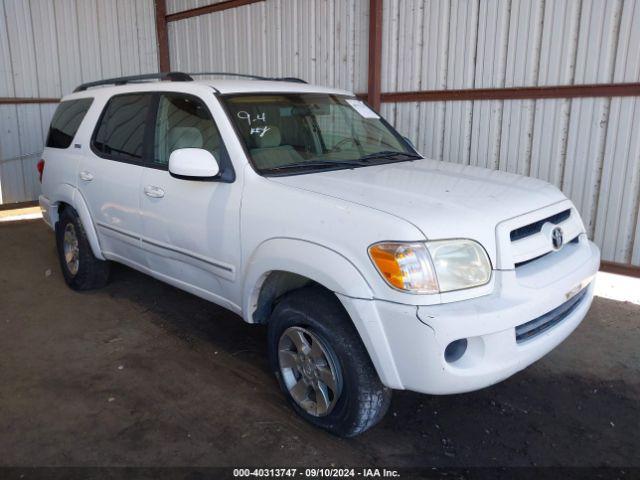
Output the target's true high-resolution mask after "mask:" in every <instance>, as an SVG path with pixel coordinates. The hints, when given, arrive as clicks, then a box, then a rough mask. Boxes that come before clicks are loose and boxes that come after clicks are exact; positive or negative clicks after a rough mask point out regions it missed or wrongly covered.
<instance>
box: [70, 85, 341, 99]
mask: <svg viewBox="0 0 640 480" xmlns="http://www.w3.org/2000/svg"><path fill="white" fill-rule="evenodd" d="M203 89H214V90H215V91H217V92H219V93H221V94H223V95H224V94H234V93H327V94H334V95H350V96H351V95H353V93H352V92H349V91H346V90H340V89H336V88H330V87H323V86H320V85H310V84H307V83H300V82H286V81H281V80H194V81H164V80H163V81H151V82H132V83H127V84H125V85H115V86H114V85H109V86H99V87H94V88H89V89H87V90H83V91H80V92H76V93H72V94H70V95H66V96H65V97H64V98H63V99H62V100H71V99H74V98H85V97H98V96H107V97H110V96H112V95H116V94H120V93H133V92H153V91H171V92H184V93H197V91H202V90H203Z"/></svg>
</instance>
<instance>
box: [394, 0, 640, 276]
mask: <svg viewBox="0 0 640 480" xmlns="http://www.w3.org/2000/svg"><path fill="white" fill-rule="evenodd" d="M383 32H384V40H383V65H384V67H383V70H382V91H383V92H397V91H412V90H432V89H442V88H499V87H514V86H516V87H517V86H535V85H567V84H591V83H609V82H616V83H622V82H638V81H640V1H638V0H625V1H622V0H608V1H606V2H604V1H601V0H582V1H581V0H546V1H543V0H513V1H507V0H493V1H491V0H482V1H480V2H475V1H473V2H472V1H452V2H439V1H437V0H433V1H412V0H410V1H404V0H386V1H385V12H384V28H383ZM382 111H383V114H384V115H385V116H386V117H387V118H388V119H389V120H390V121H391V122H392V123H393V124H394V125H395V126H396V127H397V128H398V129H399V130H400V131H401V132H403V133H404V134H406V135H408V136H409V137H411V138H412V139H414V141H415V142H416V145H418V148H419V149H420V150H421V151H422V152H423V153H424V154H427V155H429V156H431V157H433V158H438V159H442V160H448V161H452V162H458V163H464V164H472V165H481V166H486V167H489V168H496V169H500V170H507V171H510V172H515V173H520V174H524V175H530V176H534V177H538V178H542V179H544V180H547V181H549V182H551V183H554V184H555V185H557V186H558V187H560V188H562V190H563V191H564V192H565V193H566V194H567V195H568V196H569V197H570V198H571V199H572V200H573V201H574V202H575V204H576V205H577V207H578V208H579V210H580V212H581V213H582V216H583V219H584V221H585V224H586V226H587V229H588V231H589V234H590V235H591V236H592V237H593V238H594V239H595V240H596V242H597V243H598V244H599V245H600V246H601V247H602V250H603V258H604V259H606V260H610V261H615V262H620V263H630V262H631V263H633V264H635V265H640V219H639V216H638V211H639V202H640V99H638V98H586V99H571V100H569V99H558V100H505V101H500V100H493V101H466V102H440V103H403V104H384V105H383V107H382Z"/></svg>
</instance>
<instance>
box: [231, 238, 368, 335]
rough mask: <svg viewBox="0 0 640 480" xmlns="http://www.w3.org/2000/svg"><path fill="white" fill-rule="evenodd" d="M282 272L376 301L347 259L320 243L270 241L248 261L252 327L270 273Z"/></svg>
mask: <svg viewBox="0 0 640 480" xmlns="http://www.w3.org/2000/svg"><path fill="white" fill-rule="evenodd" d="M275 271H283V272H289V273H295V274H297V275H301V276H303V277H307V278H309V279H310V280H313V281H314V282H317V283H319V284H320V285H322V286H323V287H325V288H327V289H329V290H331V291H332V292H335V293H339V294H342V295H346V296H350V297H356V298H365V299H371V298H373V293H372V290H371V286H370V285H369V283H368V282H367V280H366V279H365V277H364V276H363V275H362V273H361V272H360V270H358V268H357V267H356V266H355V265H354V264H353V263H352V262H351V261H350V260H349V259H348V258H347V257H345V256H344V255H342V254H340V253H338V252H336V251H335V250H332V249H330V248H327V247H325V246H323V245H320V244H318V243H314V242H311V241H308V240H300V239H296V238H287V237H278V238H271V239H269V240H266V241H264V242H263V243H261V244H260V245H259V246H258V247H257V248H256V249H255V250H254V251H253V253H252V255H251V257H250V258H249V259H248V261H247V268H246V270H245V274H244V275H243V277H244V283H243V286H242V307H243V308H242V313H243V317H244V319H245V321H247V322H249V323H252V322H253V319H252V316H253V312H254V311H255V310H256V307H257V303H258V296H259V294H260V290H261V288H262V285H263V284H264V282H265V280H266V279H267V277H268V276H269V274H270V273H272V272H275Z"/></svg>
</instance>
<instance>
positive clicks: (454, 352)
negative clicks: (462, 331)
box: [444, 338, 467, 363]
mask: <svg viewBox="0 0 640 480" xmlns="http://www.w3.org/2000/svg"><path fill="white" fill-rule="evenodd" d="M466 351H467V339H466V338H461V339H460V340H454V341H453V342H451V343H450V344H449V345H447V348H445V349H444V359H445V360H446V361H447V363H453V362H455V361H458V360H460V358H462V356H463V355H464V353H465V352H466Z"/></svg>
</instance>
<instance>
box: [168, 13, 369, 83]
mask: <svg viewBox="0 0 640 480" xmlns="http://www.w3.org/2000/svg"><path fill="white" fill-rule="evenodd" d="M203 3H204V4H211V3H212V2H210V1H209V2H201V1H200V2H199V1H194V0H170V1H168V2H167V11H168V12H175V11H181V10H185V9H188V8H194V7H196V6H201V5H202V4H203ZM368 15H369V2H368V1H367V0H357V1H354V0H335V1H333V0H304V1H299V0H267V1H265V2H260V3H254V4H250V5H246V6H243V7H239V8H234V9H231V10H224V11H221V12H216V13H211V14H207V15H202V16H199V17H194V18H189V19H186V20H180V21H177V22H171V23H169V51H170V56H171V68H172V69H176V70H181V71H185V72H197V71H201V72H202V71H228V72H237V73H252V74H255V75H272V76H293V77H301V78H304V79H305V80H307V81H309V82H312V83H318V84H321V85H333V86H338V87H341V88H345V89H348V90H356V91H366V89H367V64H368V61H369V59H368V56H367V55H368V53H367V52H368V43H369V37H368V29H369V26H368V25H369V23H368V22H369V16H368Z"/></svg>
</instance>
